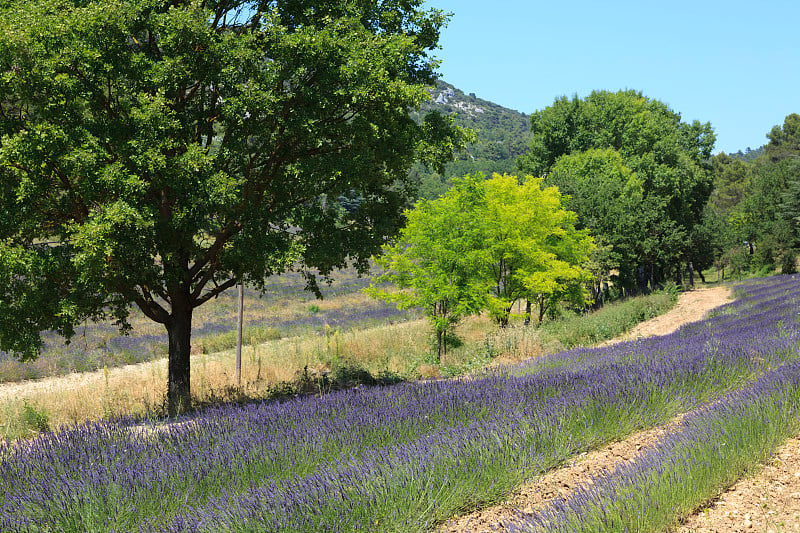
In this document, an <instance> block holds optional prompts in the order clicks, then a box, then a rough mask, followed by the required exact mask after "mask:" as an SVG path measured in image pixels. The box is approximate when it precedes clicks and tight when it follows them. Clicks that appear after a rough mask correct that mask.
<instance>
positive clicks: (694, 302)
mask: <svg viewBox="0 0 800 533" xmlns="http://www.w3.org/2000/svg"><path fill="white" fill-rule="evenodd" d="M730 297H731V294H730V289H729V288H728V287H714V288H708V289H698V290H694V291H690V292H685V293H682V294H681V295H680V297H679V299H678V302H677V304H676V305H675V307H674V308H673V309H672V310H670V311H669V312H667V313H665V314H663V315H661V316H658V317H656V318H653V319H652V320H648V321H647V322H643V323H642V324H639V325H638V326H637V327H635V328H634V329H633V330H632V331H630V332H629V333H628V334H626V335H624V336H622V337H620V338H618V339H614V340H612V341H608V342H606V343H603V344H604V345H607V344H613V343H615V342H622V341H625V340H632V339H636V338H641V337H649V336H655V335H667V334H669V333H672V332H673V331H675V330H677V329H678V328H679V327H681V326H682V325H684V324H687V323H690V322H695V321H698V320H701V319H702V318H703V317H704V316H705V315H706V314H707V313H708V312H709V311H711V310H712V309H715V308H716V307H719V306H721V305H723V304H725V303H728V302H729V301H730ZM681 418H682V416H679V417H677V418H675V419H673V420H671V421H670V422H669V423H667V424H665V425H663V426H659V427H656V428H652V429H649V430H646V431H641V432H638V433H636V434H634V435H632V436H630V437H629V438H627V439H625V440H623V441H621V442H614V443H612V444H609V445H607V446H604V447H602V448H600V449H597V450H594V451H591V452H588V453H583V454H580V455H579V456H577V457H575V458H574V459H572V460H571V461H569V462H568V463H567V464H566V465H565V466H563V467H562V468H559V469H557V470H554V471H552V472H549V473H547V474H544V475H542V476H541V477H539V478H537V479H535V480H532V481H531V482H530V483H527V484H525V485H523V486H522V487H521V488H520V489H518V490H517V492H516V493H514V494H513V495H512V496H511V497H510V498H508V499H507V500H506V501H504V502H502V503H501V504H499V505H496V506H493V507H489V508H486V509H482V510H479V511H475V512H473V513H470V514H467V515H463V516H458V517H453V518H452V519H451V520H449V521H448V522H446V523H445V524H443V525H442V526H440V528H439V529H438V533H462V532H467V531H469V532H498V531H508V529H507V528H506V525H508V524H511V523H513V522H514V521H515V520H516V519H518V518H519V517H520V516H524V515H525V514H529V513H531V512H533V511H534V510H536V509H541V508H542V507H544V506H546V505H547V504H548V503H550V502H552V501H555V500H557V499H562V500H563V499H566V498H567V497H569V495H570V494H572V493H573V492H574V491H575V490H576V489H577V488H578V487H580V486H582V485H586V484H590V483H591V482H592V478H593V477H595V476H598V475H600V474H602V473H604V472H610V471H613V470H614V469H616V468H617V467H618V466H620V465H622V464H624V463H626V462H632V461H635V460H636V458H637V456H639V454H641V453H642V452H643V451H645V450H646V449H648V448H649V447H652V446H654V445H655V443H656V442H658V440H659V439H660V438H661V437H663V436H665V435H666V434H668V433H669V432H670V431H673V430H674V429H675V428H677V426H678V424H679V423H680V420H681ZM678 531H680V532H681V533H728V532H737V533H739V532H750V531H763V532H770V533H772V532H775V533H777V532H787V531H800V438H793V439H789V440H788V441H787V442H786V443H784V445H783V446H782V447H781V448H780V449H779V451H778V452H777V453H776V454H775V456H773V457H772V459H771V460H770V461H769V462H768V464H766V465H765V466H764V467H763V468H762V469H761V470H760V471H759V472H758V473H757V474H756V475H755V476H752V477H750V478H747V479H742V480H740V481H739V482H737V483H736V484H735V485H734V486H732V487H730V488H729V489H728V490H726V491H723V492H722V493H721V494H720V495H719V496H718V497H717V498H716V499H715V500H714V501H713V502H711V503H710V504H709V505H708V506H707V507H705V508H703V509H700V510H698V512H697V513H695V514H694V515H693V516H691V517H689V518H688V519H687V520H686V521H685V523H684V524H683V525H682V526H681V528H680V529H679V530H678Z"/></svg>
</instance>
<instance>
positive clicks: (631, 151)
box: [518, 91, 715, 290]
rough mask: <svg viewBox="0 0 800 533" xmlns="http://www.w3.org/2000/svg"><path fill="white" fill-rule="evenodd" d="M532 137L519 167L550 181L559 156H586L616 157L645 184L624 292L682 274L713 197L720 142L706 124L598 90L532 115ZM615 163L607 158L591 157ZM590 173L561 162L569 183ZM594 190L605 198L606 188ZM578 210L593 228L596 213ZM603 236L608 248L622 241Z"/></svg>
mask: <svg viewBox="0 0 800 533" xmlns="http://www.w3.org/2000/svg"><path fill="white" fill-rule="evenodd" d="M531 133H532V136H533V138H532V141H531V146H530V150H529V152H528V153H527V154H526V155H524V156H522V157H520V158H519V160H518V166H519V168H520V169H521V170H523V171H525V172H529V173H532V174H534V175H537V176H547V178H546V180H545V181H546V182H550V180H551V177H550V176H551V175H552V173H553V170H554V168H555V167H556V165H557V163H558V161H559V159H560V158H562V157H574V156H577V155H579V154H582V153H584V152H587V151H589V150H601V151H602V150H613V151H615V152H617V153H618V154H619V159H620V160H621V162H622V164H623V165H624V166H625V167H626V168H627V169H629V170H630V171H632V172H633V173H634V174H635V175H636V177H637V179H638V180H639V181H640V182H641V191H642V195H641V202H640V204H641V205H640V206H639V207H638V208H637V209H638V210H637V216H638V217H639V220H638V221H637V223H638V224H639V226H640V228H641V229H643V230H644V232H643V233H644V234H643V236H642V238H641V239H640V241H639V243H638V244H639V246H638V247H637V253H636V257H635V258H634V259H633V261H632V262H628V263H624V264H620V282H621V283H622V284H623V285H624V286H625V287H627V288H630V289H634V290H636V289H642V288H644V287H645V286H646V285H647V284H648V283H652V282H654V281H655V282H657V281H658V280H659V278H662V277H663V276H665V275H667V274H668V273H670V272H672V273H679V272H680V270H681V265H682V264H683V265H685V264H686V262H688V261H690V260H691V258H692V232H693V230H694V227H695V226H696V225H697V224H699V222H700V220H701V219H702V213H703V208H704V206H705V205H706V201H707V199H708V196H709V194H710V192H711V174H710V163H709V158H710V156H711V150H712V148H713V146H714V140H715V137H714V133H713V131H712V129H711V126H710V125H709V124H707V123H706V124H700V123H699V122H697V121H694V122H692V123H686V122H683V121H682V120H681V116H680V115H679V114H678V113H676V112H674V111H672V110H671V109H670V108H669V107H668V106H667V105H666V104H664V103H662V102H659V101H658V100H653V99H650V98H647V97H645V96H643V95H642V94H641V93H638V92H636V91H619V92H616V93H612V92H607V91H595V92H593V93H591V94H590V95H589V96H587V97H586V98H583V99H581V98H578V97H577V96H576V97H574V98H572V99H568V98H567V97H561V98H559V99H557V100H556V101H555V102H554V103H553V105H552V106H550V107H548V108H546V109H544V110H542V111H538V112H536V113H534V114H533V115H531ZM614 157H616V156H613V155H610V154H606V155H603V156H602V157H599V158H598V157H594V159H596V160H598V161H599V160H601V159H606V160H610V159H609V158H614ZM587 169H588V170H591V165H590V166H588V167H587V166H586V165H585V164H583V163H582V162H579V164H570V165H567V164H563V165H562V168H561V171H562V172H561V173H560V176H561V179H562V181H563V180H568V179H570V178H568V177H565V176H564V171H575V172H577V174H576V175H575V179H576V180H579V181H581V182H583V183H586V184H588V183H589V181H587V178H588V177H589V176H588V175H582V174H581V173H582V172H583V171H584V170H587ZM603 171H604V172H605V170H603ZM615 172H616V171H615ZM620 178H622V176H620ZM614 179H615V180H616V179H617V178H614ZM611 187H612V188H618V187H617V185H613V184H612V185H611ZM596 191H597V193H598V194H600V195H607V192H609V189H608V188H606V187H603V188H598V189H596ZM586 205H589V204H586ZM576 211H577V212H578V217H579V223H580V224H581V225H582V226H583V227H590V228H592V229H595V228H593V227H592V220H591V219H592V217H594V216H595V214H594V213H593V212H591V211H586V212H582V211H580V210H577V209H576ZM605 211H606V212H607V211H608V210H607V209H606V210H605ZM598 234H599V235H601V236H602V237H603V240H604V242H609V243H614V242H616V241H620V239H618V238H617V237H622V236H621V235H620V236H614V235H606V234H603V232H598ZM623 251H624V250H622V249H618V250H617V252H618V253H619V254H622V253H623Z"/></svg>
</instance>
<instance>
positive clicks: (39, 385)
mask: <svg viewBox="0 0 800 533" xmlns="http://www.w3.org/2000/svg"><path fill="white" fill-rule="evenodd" d="M280 281H281V282H282V281H284V280H280ZM363 283H364V280H359V279H358V278H355V277H354V278H353V280H351V282H350V285H349V287H348V286H346V288H344V289H342V288H339V289H338V292H337V293H333V294H330V295H329V296H328V298H326V299H324V300H322V301H317V300H309V299H307V298H308V296H307V295H306V294H305V293H302V292H295V293H291V292H290V291H289V290H288V289H286V288H283V289H276V290H275V291H274V299H275V301H276V302H278V301H283V302H285V303H284V304H283V305H281V306H280V307H281V308H282V309H286V308H288V309H289V311H284V315H283V316H288V315H289V313H295V312H296V311H297V310H298V309H300V310H301V312H302V313H304V318H303V320H307V319H308V318H309V316H313V317H314V318H315V319H317V320H319V322H318V323H317V325H316V326H314V327H310V326H308V324H307V323H305V322H304V325H303V328H304V329H302V330H300V331H303V333H301V334H294V335H292V332H293V330H292V329H291V328H289V329H288V330H280V331H279V334H276V335H275V337H277V338H274V339H271V340H265V339H263V338H258V337H254V336H252V335H247V330H246V333H245V343H246V346H245V347H244V349H243V357H242V359H243V364H242V384H241V386H240V387H237V386H235V382H234V379H233V374H234V360H235V354H234V350H233V349H230V346H232V345H233V340H234V336H233V333H232V332H231V331H230V327H231V324H232V323H233V322H234V318H235V297H234V296H235V292H234V293H233V294H232V295H230V296H228V297H227V300H223V299H222V298H221V299H220V300H221V302H220V303H218V304H216V305H217V307H212V308H210V309H209V310H208V311H207V313H206V314H205V315H201V317H200V320H198V329H199V330H201V331H210V330H213V329H214V327H216V326H214V325H215V324H223V323H224V324H228V326H227V327H228V328H229V330H228V331H224V332H217V333H215V334H213V335H207V336H203V335H202V334H200V335H199V341H198V343H199V344H200V345H202V346H204V347H205V350H197V353H196V354H195V355H193V356H192V390H193V397H194V401H195V402H196V404H197V405H198V406H202V405H210V404H219V403H225V402H239V403H241V402H246V401H251V400H258V399H264V398H271V397H272V398H274V397H291V396H294V395H297V394H308V393H325V392H330V391H331V390H335V389H340V388H347V387H352V386H356V385H368V384H375V383H395V382H398V381H404V380H409V379H411V380H414V379H431V378H434V379H435V378H444V377H451V376H456V375H460V374H463V373H465V372H472V371H475V370H477V369H480V368H483V367H485V366H486V365H487V364H490V363H492V362H494V361H503V362H513V361H519V360H523V359H525V358H529V357H534V356H539V355H542V354H545V353H550V352H554V351H558V350H561V349H564V348H568V347H572V346H588V345H591V344H594V343H597V342H600V341H603V340H606V339H609V338H612V337H614V336H616V335H619V334H620V333H622V332H624V331H626V330H627V329H629V328H630V327H632V326H633V325H635V324H636V323H638V322H640V321H642V320H646V319H648V318H650V317H652V316H656V315H658V314H661V313H663V312H665V311H666V310H668V309H670V308H671V307H672V306H673V305H674V303H675V297H676V295H675V293H672V292H666V293H655V294H651V295H648V296H645V297H640V298H634V299H630V300H627V301H623V302H616V303H614V304H611V305H608V306H606V307H605V308H603V309H601V310H600V311H597V312H595V313H592V314H588V315H566V316H563V317H561V318H559V319H557V320H552V321H550V322H546V323H545V324H544V325H543V326H542V327H541V328H535V327H524V326H522V325H521V317H517V319H516V321H515V323H514V325H512V326H511V327H509V328H506V329H500V328H498V327H497V326H496V325H495V324H494V323H493V322H491V321H490V320H489V319H488V318H486V317H472V318H470V319H468V320H465V321H464V322H463V323H462V324H461V325H460V327H459V328H458V336H459V338H460V345H459V346H456V347H454V348H453V349H451V350H450V351H449V352H448V354H447V356H446V358H445V359H444V360H443V361H441V362H438V361H436V360H435V358H434V356H433V350H432V345H431V337H430V329H429V326H428V324H427V322H426V321H425V320H423V319H419V318H415V314H414V313H405V314H399V313H397V312H396V310H394V309H393V308H390V309H389V310H387V309H386V308H385V307H384V306H383V305H382V304H379V303H378V302H375V301H372V300H370V299H368V298H367V297H366V296H364V295H363V294H361V293H360V291H359V289H360V286H362V285H363ZM332 289H334V288H333V287H332ZM280 298H283V300H280ZM304 298H306V299H304ZM250 300H251V301H253V300H255V298H252V297H251V299H250ZM259 302H260V304H261V305H262V308H263V309H273V310H274V309H275V307H276V306H277V305H278V304H276V303H273V304H270V303H268V302H269V300H268V299H266V298H265V299H262V300H260V301H259ZM311 306H315V307H318V308H319V309H314V310H312V311H309V310H308V308H309V307H311ZM248 309H249V310H248V315H249V316H250V317H251V318H250V320H249V321H250V323H251V324H252V323H254V322H256V319H257V316H258V315H257V309H258V307H257V304H256V303H252V304H251V305H249V307H248ZM391 311H394V314H392V313H391ZM273 316H274V315H273ZM336 317H339V321H338V322H336V321H335V320H333V319H335V318H336ZM323 319H324V320H323ZM328 320H330V321H328ZM287 321H288V320H287ZM392 321H397V322H395V323H391V322H392ZM276 322H277V321H276V320H270V323H273V324H274V323H276ZM331 323H333V324H335V325H331ZM376 324H381V325H376ZM212 326H213V327H212ZM102 327H103V326H102V325H100V326H98V328H102ZM294 333H298V331H297V330H294ZM138 335H140V332H139V331H138V330H137V331H136V332H135V335H132V336H131V337H130V338H131V339H133V340H135V339H137V336H138ZM204 351H205V352H208V353H202V352H204ZM48 357H58V355H55V356H49V355H48V354H47V353H46V354H44V356H43V358H44V359H47V358H48ZM74 357H78V355H77V352H76V355H75V356H74ZM166 375H167V371H166V360H165V359H163V358H161V359H156V360H153V361H150V362H147V363H142V364H138V365H130V366H125V367H117V368H114V367H104V368H102V369H101V370H97V371H93V372H83V373H72V374H70V375H67V376H56V377H50V378H45V379H41V380H38V381H35V382H24V383H19V384H15V383H7V384H5V385H0V436H1V437H3V438H5V439H6V440H11V439H14V438H18V437H25V436H31V435H34V434H36V433H37V432H39V431H41V430H42V429H47V428H57V427H61V426H63V425H65V424H72V423H79V422H83V421H85V420H101V419H109V418H113V417H115V416H120V415H132V416H139V417H158V416H162V415H163V412H164V397H165V387H166Z"/></svg>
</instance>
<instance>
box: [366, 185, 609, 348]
mask: <svg viewBox="0 0 800 533" xmlns="http://www.w3.org/2000/svg"><path fill="white" fill-rule="evenodd" d="M541 185H542V180H541V179H539V178H533V177H526V178H525V179H524V180H522V182H520V181H519V180H518V179H517V178H516V177H514V176H508V175H503V176H501V175H499V174H494V175H493V176H492V178H490V179H488V180H487V179H485V177H484V176H483V175H481V174H479V175H476V176H466V177H464V178H463V179H457V180H455V182H454V185H453V187H452V188H451V189H450V190H449V191H448V192H447V193H446V194H444V195H443V196H441V197H439V198H438V199H436V200H432V201H422V202H420V203H419V204H418V205H417V207H415V208H414V209H412V210H409V211H407V212H406V216H407V219H408V223H407V225H406V227H405V228H404V229H403V230H402V231H401V233H400V237H399V238H398V239H397V240H396V241H395V242H394V243H392V244H390V245H387V246H385V247H384V250H383V251H384V254H383V256H381V257H379V258H378V259H377V260H376V262H377V265H378V266H379V267H381V268H382V269H383V273H382V274H380V275H379V276H377V277H376V278H375V279H374V280H373V283H372V285H371V286H370V288H369V289H368V292H369V293H370V294H372V295H373V296H376V297H379V298H382V299H385V300H389V301H394V302H397V303H398V305H399V306H401V307H404V308H408V307H422V308H423V309H424V310H425V313H426V315H427V316H428V318H429V320H430V321H431V324H432V325H433V329H434V332H435V335H436V338H437V351H438V354H439V357H441V356H442V355H443V354H444V353H445V350H446V347H447V342H446V341H447V336H448V335H449V334H450V332H451V331H452V328H453V327H454V326H455V324H457V323H458V321H459V320H460V319H461V318H463V317H464V316H467V315H470V314H475V313H478V312H480V311H484V310H486V311H488V312H489V313H490V315H491V316H492V317H493V318H494V319H495V320H497V322H498V324H500V325H501V326H505V325H507V324H508V321H509V316H510V314H511V308H512V306H513V304H514V302H516V301H517V300H519V299H528V300H529V301H537V302H540V308H541V310H540V318H541V316H543V314H544V310H545V309H546V306H547V305H549V304H550V303H551V302H554V301H557V300H559V299H569V300H572V301H573V302H580V301H583V299H584V298H585V296H586V292H585V290H584V289H583V283H584V282H585V281H586V280H587V279H588V278H589V277H590V274H589V273H588V272H587V271H586V270H585V269H584V268H582V267H581V266H580V265H581V263H583V262H585V261H586V259H587V258H588V256H589V254H590V253H591V251H592V250H593V249H594V242H593V240H592V238H591V237H590V236H589V235H588V233H587V232H586V231H579V230H576V229H575V220H576V215H575V214H574V213H572V212H570V211H567V210H566V209H564V207H563V206H562V205H561V194H560V193H559V191H558V189H557V188H555V187H547V188H544V189H543V188H542V186H541Z"/></svg>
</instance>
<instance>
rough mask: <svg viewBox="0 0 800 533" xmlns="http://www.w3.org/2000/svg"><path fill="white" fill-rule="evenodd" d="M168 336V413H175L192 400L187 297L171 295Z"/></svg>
mask: <svg viewBox="0 0 800 533" xmlns="http://www.w3.org/2000/svg"><path fill="white" fill-rule="evenodd" d="M166 327H167V335H168V337H169V364H168V374H167V413H168V414H169V416H177V415H179V414H181V413H184V412H186V411H187V410H188V409H189V408H190V407H191V404H192V394H191V385H190V378H191V374H190V370H189V368H190V365H189V356H190V354H191V349H192V344H191V340H192V307H191V305H189V302H188V297H187V298H175V297H173V299H172V314H171V315H170V317H169V320H168V321H167V323H166Z"/></svg>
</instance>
